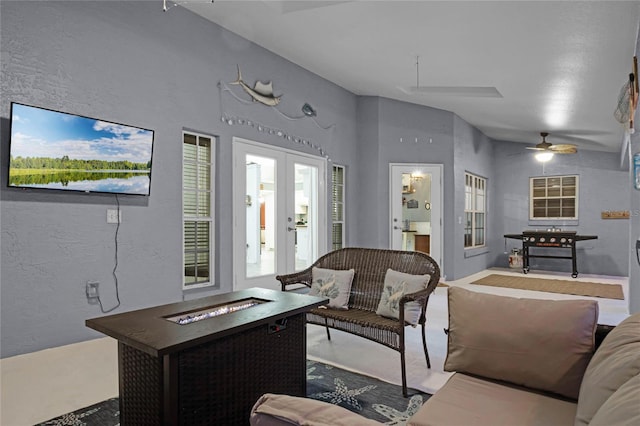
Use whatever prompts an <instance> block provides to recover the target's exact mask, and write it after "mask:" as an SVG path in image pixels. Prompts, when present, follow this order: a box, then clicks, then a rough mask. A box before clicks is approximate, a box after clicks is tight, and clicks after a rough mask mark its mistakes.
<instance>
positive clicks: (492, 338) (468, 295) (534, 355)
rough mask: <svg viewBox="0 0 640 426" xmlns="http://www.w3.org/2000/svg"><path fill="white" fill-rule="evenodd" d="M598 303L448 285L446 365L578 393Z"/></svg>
mask: <svg viewBox="0 0 640 426" xmlns="http://www.w3.org/2000/svg"><path fill="white" fill-rule="evenodd" d="M597 320H598V303H597V302H595V301H593V300H537V299H518V298H513V297H505V296H495V295H491V294H484V293H477V292H473V291H469V290H465V289H463V288H460V287H449V339H448V353H447V358H446V360H445V365H444V369H445V370H446V371H457V372H462V373H469V374H473V375H478V376H482V377H487V378H490V379H496V380H504V381H507V382H511V383H514V384H517V385H521V386H526V387H529V388H533V389H539V390H543V391H548V392H554V393H557V394H559V395H563V396H566V397H569V398H573V399H578V391H579V389H580V383H581V381H582V376H583V374H584V371H585V369H586V368H587V364H588V363H589V360H590V359H591V356H592V354H593V351H594V346H595V337H594V336H595V329H596V325H597Z"/></svg>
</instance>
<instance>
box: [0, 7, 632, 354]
mask: <svg viewBox="0 0 640 426" xmlns="http://www.w3.org/2000/svg"><path fill="white" fill-rule="evenodd" d="M160 6H161V4H160V3H159V2H155V1H153V2H149V1H142V2H114V1H108V2H99V1H95V2H50V1H49V2H32V1H29V2H24V1H18V2H12V1H2V2H1V3H0V20H1V21H0V24H1V33H0V36H1V40H0V41H1V44H0V55H1V59H2V61H0V62H1V63H0V66H1V71H2V74H1V75H2V79H1V81H0V90H1V92H0V94H1V96H0V125H1V136H0V139H1V142H2V151H1V152H0V154H1V155H2V161H0V164H1V165H2V170H1V176H2V179H3V181H2V185H1V186H0V201H1V206H0V215H1V234H0V235H1V241H0V245H1V247H0V248H1V256H2V258H1V264H0V266H1V283H0V287H1V288H0V290H1V291H0V303H1V317H0V327H1V330H0V331H1V333H0V334H1V339H2V341H1V353H0V357H7V356H12V355H16V354H20V353H26V352H31V351H34V350H39V349H43V348H48V347H54V346H59V345H63V344H68V343H73V342H77V341H81V340H86V339H89V338H94V337H97V336H99V334H98V333H95V332H92V331H91V330H89V329H87V328H86V327H85V326H84V320H85V319H87V318H91V317H95V316H99V315H100V311H99V309H97V307H96V306H93V305H88V304H87V301H86V298H85V295H84V287H85V283H86V281H87V280H98V281H100V282H101V293H102V294H103V297H104V299H105V304H106V305H107V306H111V305H112V303H113V302H114V292H113V277H112V276H111V271H112V269H113V266H114V260H113V257H114V242H113V239H114V232H115V227H114V225H108V224H106V219H105V214H106V212H105V210H106V208H107V207H109V208H111V207H113V206H114V204H115V200H114V197H113V196H108V195H87V194H65V193H50V192H49V193H45V192H38V191H15V190H9V189H7V188H6V183H5V182H4V180H5V179H6V176H7V170H6V168H7V161H6V158H7V157H6V156H7V154H8V143H7V142H8V138H9V137H8V131H9V129H8V124H9V123H8V117H9V108H10V102H11V101H18V102H23V103H28V104H35V105H38V106H43V107H48V108H52V109H59V110H63V111H66V112H71V113H80V114H84V115H88V116H92V117H97V118H102V119H105V120H111V121H116V122H122V123H126V124H131V125H135V126H141V127H146V128H151V129H154V130H155V132H156V133H155V146H154V159H153V160H154V162H153V177H152V184H151V196H150V197H148V198H142V197H124V196H123V197H120V199H121V204H122V210H123V223H122V226H121V229H120V234H119V238H118V240H119V259H120V264H119V267H118V276H119V282H120V298H121V300H122V306H121V307H120V308H119V309H118V310H117V311H116V312H123V311H127V310H131V309H138V308H142V307H147V306H152V305H157V304H162V303H169V302H175V301H178V300H181V299H182V298H193V297H199V296H202V295H207V294H211V293H216V292H226V291H229V290H231V283H232V280H233V276H232V250H231V248H232V243H233V240H232V237H233V231H232V230H233V220H232V219H233V218H232V205H231V201H232V194H233V190H234V188H233V186H232V164H231V163H232V161H231V160H232V146H231V140H232V136H238V137H241V138H246V139H250V140H256V141H260V142H264V143H267V144H271V145H274V146H279V147H284V148H289V149H295V150H298V151H302V152H307V153H311V154H317V153H318V152H317V151H316V150H314V149H313V148H309V147H306V146H301V145H299V144H295V143H292V142H289V141H286V140H283V139H282V138H278V137H277V136H274V135H268V134H265V133H260V132H257V131H256V130H255V129H253V128H249V127H246V126H228V125H226V124H223V123H222V122H221V120H220V116H221V113H222V112H224V113H226V114H228V115H237V116H243V117H246V118H251V119H253V120H254V121H255V122H260V123H262V124H264V125H268V126H270V127H275V128H281V129H283V130H285V131H287V132H290V133H293V134H296V135H299V136H303V137H308V138H310V139H312V141H313V142H314V143H315V144H318V145H321V146H322V147H323V149H324V150H325V151H326V153H327V154H328V155H329V156H330V157H331V158H332V159H333V160H334V161H335V162H336V163H337V164H341V165H344V166H346V168H347V188H346V194H347V205H346V210H347V245H350V246H368V247H385V248H386V247H388V245H389V208H388V200H389V176H388V171H389V168H388V164H389V163H390V162H398V163H402V162H405V163H409V162H410V163H433V164H443V165H444V174H443V186H444V187H443V193H444V204H445V205H444V215H443V221H444V233H443V238H444V242H445V244H444V253H443V256H444V259H445V260H444V263H445V268H444V274H446V275H447V277H448V278H449V279H452V278H459V277H462V276H464V275H467V274H470V273H474V272H477V271H479V270H481V269H484V268H485V267H487V266H491V265H493V264H498V265H499V264H504V262H505V259H506V257H503V256H504V255H503V254H502V253H501V251H502V250H503V245H502V240H501V235H502V234H504V233H505V232H518V231H520V230H522V229H524V228H526V227H527V226H528V224H527V216H526V207H523V205H524V204H523V203H524V199H526V194H527V186H526V185H527V184H528V176H529V175H530V174H532V173H533V174H538V173H539V170H537V169H535V168H536V167H537V166H536V165H535V164H534V163H533V162H531V161H529V160H528V159H524V158H523V154H522V152H523V149H522V145H519V144H509V143H502V142H497V143H496V142H491V141H488V140H487V138H486V137H485V136H484V135H482V134H481V133H480V132H478V131H477V130H475V129H473V128H472V127H471V126H469V125H468V124H467V123H465V122H464V120H462V119H460V118H459V117H456V116H455V115H454V114H453V113H451V112H447V111H442V110H437V109H433V108H428V107H422V106H416V105H411V104H406V103H403V102H397V101H393V100H389V99H380V98H371V97H361V98H359V97H356V96H355V95H353V94H351V93H349V92H347V91H345V90H344V89H342V88H340V87H338V86H336V85H334V84H331V83H329V82H327V81H325V80H323V79H321V78H320V77H318V76H316V75H314V74H312V73H309V72H307V71H305V70H304V69H302V68H300V67H299V66H297V65H295V64H292V63H290V62H288V61H286V60H284V59H282V58H280V57H278V56H276V55H274V54H272V53H271V52H268V51H266V50H265V49H262V48H260V47H258V46H255V45H253V44H251V43H249V42H247V41H246V40H244V39H242V38H240V37H238V36H236V35H234V34H232V33H229V32H227V31H225V30H223V29H221V28H220V27H218V26H216V25H214V24H212V23H210V22H208V21H205V20H204V19H202V18H200V17H198V16H196V15H194V14H192V13H190V12H189V11H187V10H185V9H184V8H180V7H176V8H173V9H171V11H170V12H168V13H164V12H162V10H161V7H160ZM237 64H239V65H240V66H241V68H242V70H243V76H244V77H245V79H246V80H247V81H248V82H250V83H253V82H254V81H255V80H257V79H261V80H269V79H270V80H273V83H274V88H275V90H276V92H278V93H282V94H284V96H283V98H282V103H281V104H280V106H279V108H280V110H281V111H283V112H285V113H287V114H288V115H292V116H293V115H299V113H300V107H301V105H302V104H303V103H305V102H309V103H311V104H312V105H313V106H314V108H316V109H317V111H318V117H317V119H318V122H320V123H322V124H323V125H325V126H328V125H331V124H335V128H334V129H333V130H330V131H327V130H322V129H320V128H319V127H318V126H315V124H314V123H313V122H311V121H309V120H301V121H289V120H285V119H283V118H282V117H281V116H279V115H278V114H276V113H275V112H274V111H273V110H272V109H270V108H266V107H262V106H259V105H258V106H256V105H244V104H241V103H239V102H237V101H235V100H234V99H233V98H231V97H230V96H229V95H228V94H226V93H223V95H222V96H220V92H219V90H218V87H217V83H218V82H219V81H223V82H229V81H232V80H234V79H235V77H236V65H237ZM236 93H238V92H236ZM240 94H241V93H240ZM185 128H186V129H190V130H195V131H199V132H204V133H209V134H212V135H215V136H218V143H217V146H216V156H217V158H216V167H217V170H216V238H215V244H216V265H215V266H216V272H215V281H216V284H217V285H218V288H217V289H215V290H208V291H205V290H202V291H193V292H188V293H186V294H183V292H182V290H181V281H182V276H181V274H182V272H181V268H182V247H181V244H180V241H181V240H182V235H181V232H182V213H181V188H180V182H181V132H182V130H183V129H185ZM400 137H402V138H403V140H404V141H405V142H403V143H400V141H399V139H400ZM415 137H418V138H419V139H420V140H421V142H420V143H419V144H415V143H414V144H412V143H411V142H410V141H411V140H412V139H414V138H415ZM429 138H431V140H432V142H431V143H428V142H426V141H428V139H429ZM608 158H609V157H608V155H607V154H600V153H589V152H584V151H582V152H581V153H580V154H579V155H578V156H575V157H574V158H573V159H568V160H567V161H570V163H567V164H564V165H562V166H560V165H554V166H551V167H552V169H553V170H554V171H555V172H562V173H564V172H567V173H576V172H578V173H579V174H580V175H581V179H582V182H583V183H582V184H583V188H584V187H585V186H584V185H587V184H588V185H589V188H593V190H594V191H595V192H594V193H593V194H594V195H593V198H591V196H592V194H591V193H590V194H589V197H583V198H581V223H580V232H583V233H588V232H593V233H598V234H599V235H602V234H603V233H604V230H603V228H602V223H601V222H600V221H598V220H597V219H596V218H595V217H594V215H596V214H597V217H599V211H600V209H601V203H603V202H604V201H603V200H604V199H606V203H608V204H610V205H617V204H619V203H620V202H621V200H623V199H624V200H623V201H624V203H627V204H628V192H626V191H616V190H615V189H616V188H618V187H619V185H621V184H622V185H624V187H627V174H626V173H624V172H620V171H618V170H616V168H615V167H614V165H613V164H610V163H613V161H609V159H608ZM465 170H468V171H470V172H473V173H477V174H479V175H482V176H485V177H488V178H489V188H488V192H489V194H490V197H491V198H490V204H489V209H490V211H491V212H492V215H490V217H489V226H490V227H489V235H488V242H489V247H488V250H487V252H486V253H483V254H480V255H478V256H474V257H463V256H464V250H461V247H462V237H461V235H462V227H461V225H460V224H458V223H457V217H459V216H462V215H463V209H464V204H463V202H462V200H463V198H462V192H463V191H462V190H461V188H462V187H463V186H464V171H465ZM549 171H550V170H549ZM585 182H586V183H585ZM612 189H613V190H612ZM452 194H453V195H452ZM596 195H599V198H598V197H596ZM632 195H634V193H632ZM523 198H524V199H523ZM597 200H600V201H597ZM583 202H585V203H588V204H587V205H586V207H583V206H582V203H583ZM635 202H637V198H636V201H635ZM627 204H625V205H627ZM585 209H586V210H585ZM589 209H591V210H594V211H595V210H597V212H594V211H592V212H590V213H589ZM584 212H587V213H585V216H584V217H583V216H582V213H584ZM609 222H612V221H609ZM619 223H620V222H617V223H608V224H607V225H606V226H607V228H606V232H607V234H608V235H610V236H607V237H606V238H604V235H602V236H601V239H600V240H598V241H597V243H596V244H597V245H596V244H594V248H593V249H589V250H592V252H593V253H595V254H597V258H598V259H599V260H598V263H596V264H594V265H593V270H594V271H596V272H598V273H611V274H614V275H626V274H627V271H628V269H627V268H626V266H625V263H626V262H628V258H629V256H628V255H627V252H626V250H627V249H626V244H622V243H621V242H624V241H628V234H629V227H628V225H626V228H625V229H626V230H625V229H623V230H620V229H618V227H619V226H620V225H618V224H619ZM621 226H622V227H625V224H623V225H621ZM635 226H636V228H635V231H632V232H635V233H636V234H637V233H638V226H637V225H635ZM621 234H622V235H621ZM452 242H453V243H452ZM589 255H590V256H591V254H589ZM594 257H596V256H594ZM583 258H584V257H583ZM557 267H558V268H561V270H566V264H562V265H557ZM582 272H590V270H589V269H588V268H582Z"/></svg>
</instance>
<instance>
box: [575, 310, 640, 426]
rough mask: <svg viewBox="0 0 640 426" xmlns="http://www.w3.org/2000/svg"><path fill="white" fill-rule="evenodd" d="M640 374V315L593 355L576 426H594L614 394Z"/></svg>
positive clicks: (617, 329) (620, 327)
mask: <svg viewBox="0 0 640 426" xmlns="http://www.w3.org/2000/svg"><path fill="white" fill-rule="evenodd" d="M638 374H640V313H637V314H634V315H632V316H630V317H628V318H627V319H625V320H624V321H622V322H621V323H620V324H619V325H618V326H617V327H615V328H614V329H613V330H612V331H611V332H610V333H609V334H608V335H607V337H606V338H605V339H604V341H603V342H602V344H601V345H600V347H599V348H598V350H597V351H596V353H595V354H594V355H593V358H592V359H591V362H590V363H589V366H588V367H587V371H585V373H584V379H583V380H582V385H581V387H580V398H579V399H578V411H577V413H576V426H579V425H587V424H590V423H591V421H592V419H593V418H594V416H595V415H596V413H598V414H599V410H600V409H601V408H602V407H603V406H604V404H605V402H608V399H610V398H611V397H612V395H613V394H614V392H616V391H617V390H618V389H619V388H621V386H622V385H624V384H625V383H627V382H628V381H629V380H630V379H632V378H633V377H635V376H637V375H638ZM637 404H640V402H638V401H636V404H634V407H635V409H636V410H640V409H639V408H638V407H639V406H640V405H637ZM600 417H601V418H602V417H604V416H600Z"/></svg>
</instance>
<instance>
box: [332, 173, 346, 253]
mask: <svg viewBox="0 0 640 426" xmlns="http://www.w3.org/2000/svg"><path fill="white" fill-rule="evenodd" d="M332 182H333V189H332V198H331V202H332V221H333V225H332V232H331V241H332V248H333V250H338V249H341V248H343V247H344V244H345V241H344V240H345V233H344V231H345V229H344V225H345V223H344V221H345V217H344V186H345V169H344V167H343V166H335V165H334V166H333V169H332Z"/></svg>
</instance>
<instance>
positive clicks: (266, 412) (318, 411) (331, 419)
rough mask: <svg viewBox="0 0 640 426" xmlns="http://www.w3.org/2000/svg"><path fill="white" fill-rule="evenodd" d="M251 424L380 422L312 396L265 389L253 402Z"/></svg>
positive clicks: (365, 425)
mask: <svg viewBox="0 0 640 426" xmlns="http://www.w3.org/2000/svg"><path fill="white" fill-rule="evenodd" d="M249 421H250V424H251V425H252V426H291V425H305V426H380V425H381V423H378V422H376V421H374V420H370V419H367V418H366V417H362V416H360V415H358V414H356V413H353V412H351V411H349V410H347V409H346V408H342V407H340V406H337V405H333V404H329V403H327V402H322V401H316V400H315V399H309V398H301V397H295V396H289V395H277V394H271V393H267V394H264V395H262V396H261V397H260V398H259V399H258V401H257V402H256V403H255V405H254V406H253V409H252V410H251V416H250V419H249Z"/></svg>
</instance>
